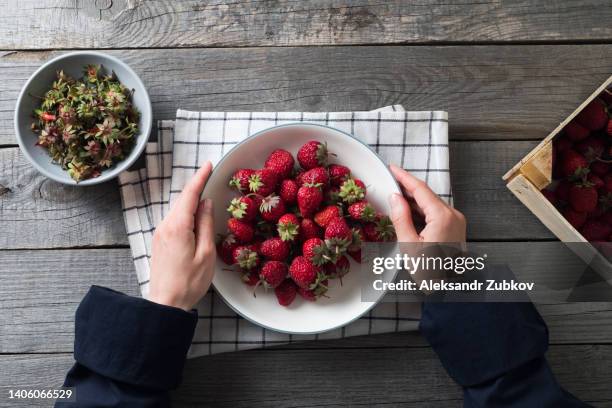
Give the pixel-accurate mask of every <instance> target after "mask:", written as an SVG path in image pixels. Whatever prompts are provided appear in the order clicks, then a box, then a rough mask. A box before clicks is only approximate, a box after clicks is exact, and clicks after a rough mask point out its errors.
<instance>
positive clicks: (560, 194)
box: [555, 180, 572, 202]
mask: <svg viewBox="0 0 612 408" xmlns="http://www.w3.org/2000/svg"><path fill="white" fill-rule="evenodd" d="M571 186H572V183H570V182H569V181H567V180H561V181H560V182H559V184H558V185H557V188H556V189H555V195H556V196H557V200H559V201H562V202H567V201H568V200H569V189H570V187H571Z"/></svg>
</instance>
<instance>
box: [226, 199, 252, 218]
mask: <svg viewBox="0 0 612 408" xmlns="http://www.w3.org/2000/svg"><path fill="white" fill-rule="evenodd" d="M227 211H228V212H229V213H230V214H232V217H234V218H236V219H239V220H242V221H244V222H250V221H253V220H254V219H255V217H256V216H257V206H256V204H255V201H253V199H251V198H250V197H247V196H242V197H240V198H234V199H232V201H231V202H230V205H229V207H227Z"/></svg>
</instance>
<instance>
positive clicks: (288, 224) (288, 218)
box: [276, 213, 300, 241]
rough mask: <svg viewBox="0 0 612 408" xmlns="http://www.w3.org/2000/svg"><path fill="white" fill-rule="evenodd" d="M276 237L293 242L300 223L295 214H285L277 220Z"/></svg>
mask: <svg viewBox="0 0 612 408" xmlns="http://www.w3.org/2000/svg"><path fill="white" fill-rule="evenodd" d="M276 225H277V230H278V236H279V237H280V239H282V240H283V241H293V240H294V239H295V238H296V237H297V236H298V234H299V232H300V227H299V226H300V221H299V220H298V217H297V216H296V215H295V214H291V213H287V214H285V215H283V216H281V217H280V218H279V219H278V223H277V224H276Z"/></svg>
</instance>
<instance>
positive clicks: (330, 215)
mask: <svg viewBox="0 0 612 408" xmlns="http://www.w3.org/2000/svg"><path fill="white" fill-rule="evenodd" d="M338 217H342V209H341V208H340V207H338V206H337V205H328V206H327V207H325V208H323V209H322V210H321V211H319V212H318V213H316V214H315V216H314V221H315V222H316V223H317V224H319V225H320V226H321V227H323V228H325V227H327V224H329V222H330V221H331V220H332V219H334V218H338Z"/></svg>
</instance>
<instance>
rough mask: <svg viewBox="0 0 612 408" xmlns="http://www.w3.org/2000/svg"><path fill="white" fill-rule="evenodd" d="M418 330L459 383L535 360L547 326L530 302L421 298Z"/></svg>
mask: <svg viewBox="0 0 612 408" xmlns="http://www.w3.org/2000/svg"><path fill="white" fill-rule="evenodd" d="M420 329H421V331H422V332H423V335H424V336H425V338H426V339H427V341H428V342H429V344H431V346H432V348H433V349H434V351H435V352H436V353H437V354H438V356H439V358H440V361H441V362H442V365H443V366H444V368H445V369H446V370H447V372H448V373H449V375H450V376H451V377H452V378H453V379H454V380H455V381H456V382H457V383H459V384H460V385H462V386H464V387H467V386H473V385H476V384H481V383H484V382H486V381H489V380H491V379H494V378H496V377H498V376H500V375H503V374H504V373H506V372H508V371H510V370H513V369H515V368H517V367H520V366H522V365H523V364H525V363H527V362H529V361H532V360H534V359H537V358H541V357H542V356H543V355H544V353H545V352H546V350H547V348H548V329H547V327H546V324H545V323H544V321H543V320H542V318H541V316H540V314H539V313H538V312H537V310H536V309H535V307H534V306H533V304H531V303H453V302H451V303H439V302H425V303H424V304H423V315H422V318H421V323H420Z"/></svg>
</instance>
